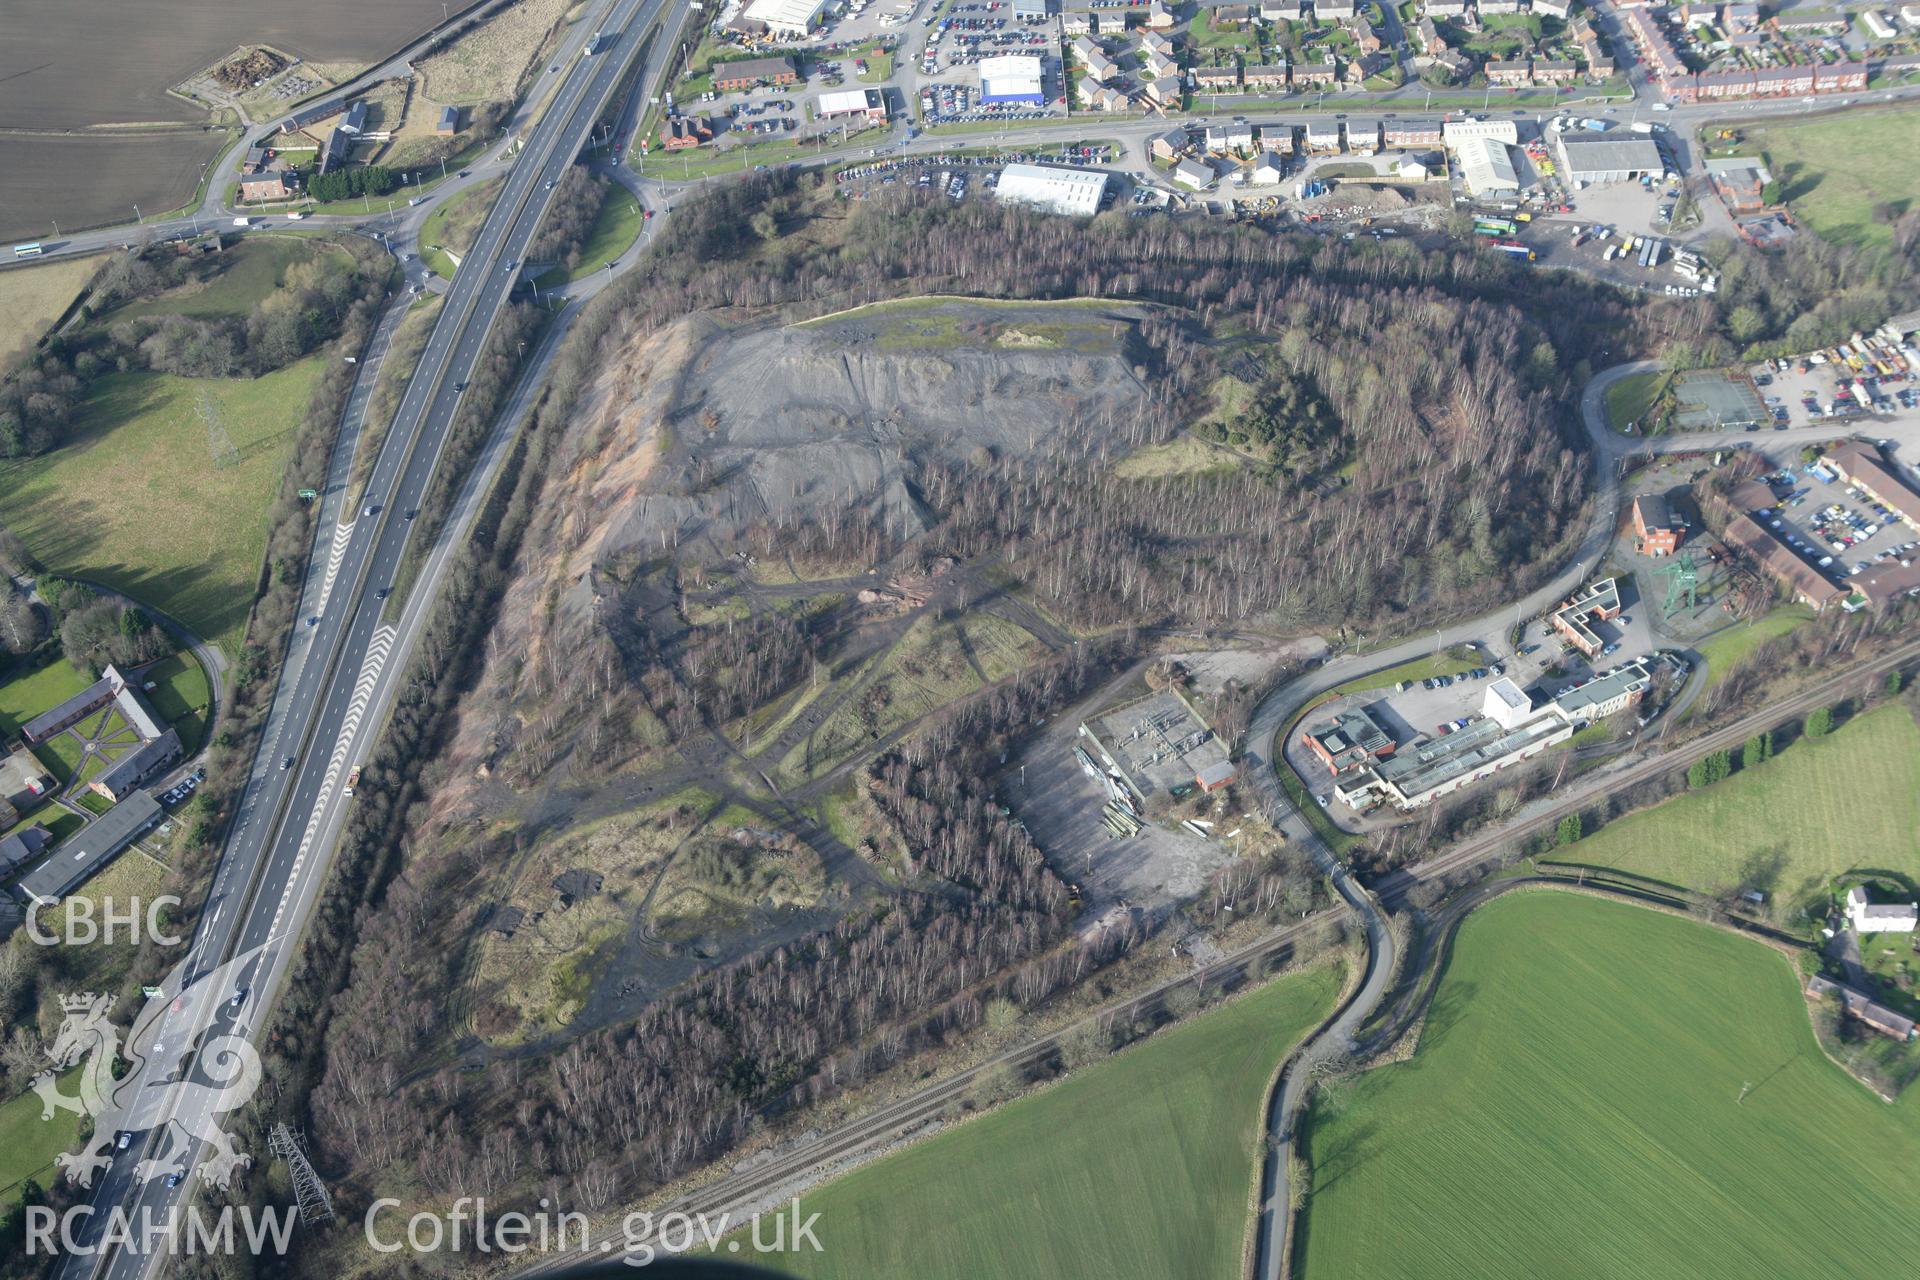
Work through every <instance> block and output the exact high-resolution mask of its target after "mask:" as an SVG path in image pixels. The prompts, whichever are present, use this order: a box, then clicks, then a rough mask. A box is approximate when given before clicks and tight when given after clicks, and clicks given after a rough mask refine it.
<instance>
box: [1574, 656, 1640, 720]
mask: <svg viewBox="0 0 1920 1280" xmlns="http://www.w3.org/2000/svg"><path fill="white" fill-rule="evenodd" d="M1652 687H1653V675H1652V673H1650V672H1649V671H1648V670H1647V669H1646V667H1644V666H1642V665H1641V664H1640V663H1638V662H1630V663H1628V664H1627V665H1626V666H1624V667H1621V668H1620V669H1619V670H1618V671H1612V672H1609V673H1607V674H1606V675H1604V676H1596V677H1594V678H1593V679H1592V680H1589V681H1587V682H1586V683H1585V684H1583V685H1580V686H1578V687H1576V688H1572V689H1569V690H1567V691H1566V692H1565V693H1563V694H1561V695H1560V696H1559V697H1557V698H1555V699H1554V700H1553V705H1554V706H1555V707H1558V708H1559V709H1560V711H1561V713H1562V714H1563V715H1565V716H1566V717H1567V719H1569V720H1573V721H1581V720H1585V721H1588V722H1592V721H1594V720H1604V719H1606V718H1607V717H1608V716H1610V715H1613V714H1615V713H1616V712H1620V711H1624V710H1626V709H1627V708H1628V707H1629V706H1632V705H1633V704H1634V703H1635V702H1636V701H1638V700H1639V698H1640V695H1641V694H1643V693H1645V692H1646V691H1647V690H1648V689H1650V688H1652Z"/></svg>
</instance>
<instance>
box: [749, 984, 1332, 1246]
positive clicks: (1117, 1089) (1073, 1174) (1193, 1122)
mask: <svg viewBox="0 0 1920 1280" xmlns="http://www.w3.org/2000/svg"><path fill="white" fill-rule="evenodd" d="M1337 987H1338V974H1337V971H1336V970H1334V969H1332V968H1326V967H1323V968H1320V969H1316V970H1313V971H1311V972H1308V973H1302V974H1291V975H1288V976H1285V977H1282V978H1280V979H1278V980H1276V981H1274V982H1272V983H1269V984H1268V985H1266V986H1264V987H1262V988H1260V989H1259V990H1257V991H1254V992H1251V993H1249V994H1248V995H1246V996H1245V997H1243V998H1241V999H1239V1000H1236V1001H1234V1002H1233V1003H1232V1004H1229V1005H1227V1006H1225V1007H1224V1008H1221V1009H1217V1010H1214V1011H1212V1012H1209V1013H1206V1014H1203V1015H1201V1016H1199V1017H1196V1018H1195V1019H1193V1020H1192V1021H1191V1022H1189V1023H1188V1024H1186V1025H1185V1026H1180V1027H1175V1028H1172V1029H1170V1030H1168V1031H1166V1032H1164V1033H1162V1034H1161V1035H1159V1036H1156V1037H1154V1038H1153V1039H1151V1040H1149V1041H1147V1042H1146V1043H1144V1044H1142V1045H1140V1046H1138V1047H1137V1048H1134V1049H1130V1050H1128V1051H1126V1052H1125V1053H1122V1054H1120V1055H1119V1056H1117V1057H1115V1058H1113V1059H1111V1060H1109V1061H1107V1062H1103V1063H1100V1064H1098V1065H1096V1066H1093V1067H1089V1068H1087V1069H1085V1070H1083V1071H1081V1072H1080V1073H1079V1074H1077V1075H1075V1076H1073V1077H1071V1078H1069V1079H1068V1080H1067V1081H1065V1082H1064V1083H1062V1084H1060V1085H1059V1086H1057V1087H1055V1088H1052V1089H1049V1090H1046V1091H1045V1092H1043V1093H1040V1094H1037V1095H1035V1096H1033V1097H1029V1098H1023V1099H1020V1100H1018V1101H1016V1102H1012V1103H1009V1104H1008V1105H1007V1106H1005V1107H1002V1108H1000V1109H999V1110H997V1111H993V1112H990V1113H988V1114H986V1115H984V1116H981V1117H980V1118H978V1119H975V1120H972V1121H970V1122H968V1123H966V1124H964V1125H962V1126H960V1127H959V1128H957V1129H955V1130H953V1131H952V1132H949V1133H945V1134H941V1135H940V1136H938V1137H935V1138H932V1139H929V1140H928V1141H926V1142H923V1143H920V1144H919V1145H917V1146H914V1147H912V1148H910V1149H908V1150H906V1151H903V1152H900V1153H899V1154H897V1155H893V1156H889V1157H887V1158H886V1159H883V1160H880V1161H878V1162H876V1163H874V1164H871V1165H868V1166H867V1167H866V1168H863V1169H860V1170H857V1171H855V1172H854V1173H851V1174H849V1175H847V1176H846V1177H844V1178H842V1179H840V1180H839V1181H837V1182H834V1183H830V1184H829V1185H827V1186H826V1187H825V1188H823V1189H821V1190H820V1191H818V1192H816V1193H814V1194H812V1195H809V1196H806V1197H805V1198H804V1199H803V1200H802V1202H801V1211H802V1216H803V1217H804V1216H805V1215H806V1214H808V1213H814V1212H818V1213H819V1214H820V1221H819V1224H818V1226H817V1227H816V1234H817V1235H818V1236H819V1238H820V1241H821V1244H822V1251H821V1252H819V1253H812V1252H805V1253H794V1254H786V1255H782V1256H779V1257H778V1258H774V1257H767V1258H756V1259H755V1261H756V1262H757V1263H759V1264H760V1265H776V1264H777V1265H778V1266H780V1267H781V1268H783V1269H785V1270H786V1271H788V1272H790V1273H791V1274H793V1275H796V1276H803V1277H810V1276H831V1277H834V1280H864V1278H866V1277H872V1278H873V1280H893V1278H894V1277H900V1276H912V1277H914V1278H915V1280H947V1278H949V1277H951V1280H979V1278H980V1277H983V1276H998V1277H1015V1276H1035V1277H1038V1276H1045V1277H1048V1280H1075V1278H1076V1277H1084V1278H1085V1280H1133V1278H1136V1277H1137V1278H1138V1280H1165V1278H1166V1277H1168V1276H1230V1275H1236V1274H1238V1272H1239V1267H1240V1250H1241V1244H1242V1241H1243V1240H1244V1239H1245V1235H1246V1230H1247V1204H1248V1199H1249V1195H1250V1192H1251V1189H1252V1186H1253V1178H1254V1161H1255V1158H1256V1153H1257V1152H1258V1150H1259V1143H1258V1137H1259V1126H1260V1120H1261V1112H1262V1099H1263V1098H1264V1096H1265V1093H1266V1087H1267V1082H1268V1078H1269V1076H1270V1075H1271V1074H1272V1072H1273V1070H1274V1068H1275V1067H1277V1066H1278V1065H1279V1062H1280V1059H1281V1058H1282V1057H1283V1056H1284V1055H1285V1053H1286V1052H1287V1050H1288V1049H1289V1048H1290V1047H1291V1046H1292V1045H1293V1044H1294V1042H1295V1041H1297V1040H1298V1039H1299V1038H1300V1037H1301V1036H1302V1035H1303V1034H1305V1032H1306V1030H1307V1029H1308V1028H1309V1027H1310V1026H1312V1025H1313V1024H1314V1023H1315V1022H1317V1021H1318V1020H1319V1019H1320V1018H1321V1017H1322V1016H1323V1015H1324V1014H1325V1013H1326V1011H1327V1010H1328V1008H1329V1007H1330V1006H1331V1004H1332V1002H1333V997H1334V993H1335V991H1336V989H1337Z"/></svg>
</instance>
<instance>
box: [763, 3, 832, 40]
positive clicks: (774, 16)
mask: <svg viewBox="0 0 1920 1280" xmlns="http://www.w3.org/2000/svg"><path fill="white" fill-rule="evenodd" d="M825 7H826V0H753V2H752V3H751V4H749V5H748V6H747V11H746V14H745V16H746V17H747V19H748V20H749V21H753V22H764V23H766V24H767V29H768V30H769V31H773V32H775V33H778V34H781V35H805V34H806V33H807V32H809V31H812V30H813V28H814V27H815V26H816V25H817V24H818V23H819V21H820V11H821V10H822V9H824V8H825Z"/></svg>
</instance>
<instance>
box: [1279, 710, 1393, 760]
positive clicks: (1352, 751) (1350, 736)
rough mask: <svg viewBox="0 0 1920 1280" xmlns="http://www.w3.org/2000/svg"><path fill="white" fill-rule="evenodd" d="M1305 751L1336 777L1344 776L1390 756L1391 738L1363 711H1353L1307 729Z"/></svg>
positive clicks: (1391, 749)
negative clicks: (1337, 774) (1310, 753)
mask: <svg viewBox="0 0 1920 1280" xmlns="http://www.w3.org/2000/svg"><path fill="white" fill-rule="evenodd" d="M1301 737H1302V739H1303V740H1304V741H1305V742H1306V744H1307V749H1308V750H1310V751H1312V752H1313V754H1314V755H1316V756H1318V757H1319V758H1320V762H1321V763H1322V764H1324V765H1326V766H1327V768H1329V769H1331V770H1333V771H1334V772H1335V773H1345V772H1347V771H1348V770H1349V769H1357V768H1359V767H1360V766H1362V765H1365V764H1371V763H1372V762H1373V761H1375V760H1380V759H1384V758H1385V757H1387V756H1390V755H1392V754H1393V749H1394V741H1393V735H1392V734H1389V733H1388V732H1387V731H1386V730H1385V729H1382V728H1381V727H1380V725H1379V723H1378V722H1377V721H1375V720H1374V718H1373V717H1372V716H1370V715H1368V714H1367V713H1366V712H1365V711H1363V710H1361V709H1359V708H1357V707H1356V708H1354V709H1353V710H1351V711H1343V712H1341V713H1340V714H1339V715H1337V716H1335V717H1334V718H1333V719H1331V720H1322V721H1321V722H1320V723H1318V724H1314V725H1309V726H1307V728H1306V730H1305V731H1304V732H1303V733H1302V734H1301Z"/></svg>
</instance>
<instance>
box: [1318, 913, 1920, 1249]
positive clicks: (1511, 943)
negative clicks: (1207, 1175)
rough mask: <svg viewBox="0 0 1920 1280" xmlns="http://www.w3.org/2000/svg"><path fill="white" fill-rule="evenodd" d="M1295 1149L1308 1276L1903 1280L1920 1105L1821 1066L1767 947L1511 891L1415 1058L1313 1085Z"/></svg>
mask: <svg viewBox="0 0 1920 1280" xmlns="http://www.w3.org/2000/svg"><path fill="white" fill-rule="evenodd" d="M1303 1145H1304V1147H1305V1149H1306V1153H1307V1155H1308V1156H1309V1158H1310V1159H1311V1161H1312V1165H1313V1185H1312V1191H1311V1193H1310V1198H1309V1200H1308V1202H1307V1209H1306V1215H1305V1219H1304V1222H1303V1224H1302V1227H1301V1230H1300V1231H1299V1232H1298V1233H1297V1240H1298V1242H1299V1247H1298V1250H1297V1252H1296V1258H1295V1263H1296V1265H1295V1267H1294V1274H1295V1275H1296V1276H1300V1277H1303V1280H1332V1278H1333V1277H1349V1276H1353V1277H1357V1276H1366V1277H1370V1278H1387V1280H1391V1278H1394V1277H1409V1278H1412V1277H1418V1278H1419V1280H1452V1278H1454V1277H1459V1278H1460V1280H1467V1278H1469V1277H1471V1280H1509V1278H1510V1280H1521V1278H1522V1277H1527V1278H1531V1277H1535V1276H1545V1275H1560V1274H1566V1272H1567V1270H1568V1260H1569V1259H1578V1260H1579V1263H1578V1267H1577V1269H1578V1270H1580V1271H1582V1272H1583V1273H1587V1274H1593V1275H1610V1276H1649V1277H1650V1276H1689V1277H1696V1278H1698V1280H1735V1278H1736V1277H1739V1278H1744V1277H1747V1276H1752V1275H1760V1274H1765V1275H1771V1276H1789V1275H1791V1276H1818V1275H1824V1274H1830V1273H1839V1274H1846V1275H1860V1276H1871V1275H1891V1274H1896V1273H1898V1272H1900V1271H1903V1270H1905V1269H1907V1267H1908V1265H1909V1263H1910V1257H1911V1252H1912V1249H1911V1230H1910V1227H1911V1222H1912V1218H1913V1204H1914V1201H1915V1197H1916V1194H1920V1179H1917V1178H1916V1174H1915V1170H1916V1169H1920V1090H1909V1091H1908V1092H1907V1093H1906V1094H1905V1095H1904V1096H1903V1097H1902V1098H1901V1100H1900V1101H1899V1102H1898V1103H1896V1104H1895V1105H1893V1106H1887V1105H1886V1104H1884V1103H1881V1102H1880V1101H1878V1100H1877V1099H1876V1098H1875V1097H1874V1096H1873V1095H1872V1094H1871V1093H1869V1092H1868V1091H1867V1090H1865V1089H1863V1088H1862V1087H1861V1086H1860V1085H1859V1084H1857V1083H1856V1082H1855V1081H1853V1080H1852V1079H1850V1078H1849V1077H1848V1076H1847V1075H1846V1073H1845V1072H1843V1071H1842V1070H1841V1069H1840V1068H1839V1067H1837V1066H1835V1065H1834V1064H1833V1063H1832V1062H1831V1061H1829V1060H1828V1059H1827V1058H1826V1057H1825V1056H1824V1055H1823V1054H1822V1053H1821V1051H1820V1049H1819V1047H1818V1046H1817V1045H1816V1043H1815V1041H1814V1036H1813V1030H1812V1026H1811V1023H1810V1021H1809V1017H1808V1010H1807V1005H1806V1003H1805V1001H1804V1000H1803V999H1802V998H1801V996H1800V994H1799V991H1798V983H1797V979H1796V976H1795V974H1794V971H1793V969H1792V968H1791V966H1789V965H1788V964H1787V963H1786V962H1785V961H1784V960H1783V959H1782V958H1781V957H1779V956H1778V955H1776V954H1773V953H1771V952H1770V951H1769V950H1768V949H1767V948H1765V947H1764V946H1762V945H1760V944H1758V943H1755V942H1752V941H1749V940H1747V939H1744V938H1741V937H1738V936H1735V935H1733V934H1731V933H1727V932H1722V931H1720V930H1716V929H1712V928H1709V927H1706V926H1703V925H1700V924H1697V923H1694V922H1691V921H1688V920H1683V919H1678V918H1675V917H1673V916H1669V915H1664V914H1661V913H1658V912H1654V911H1650V910H1643V909H1641V908H1638V907H1632V906H1627V905H1624V904H1619V903H1613V902H1603V901H1598V900H1594V899H1590V898H1583V897H1580V896H1577V895H1574V894H1569V893H1562V892H1557V891H1543V892H1521V893H1517V894H1515V895H1513V896H1510V897H1507V898H1503V899H1500V900H1497V901H1495V902H1493V903H1491V904H1489V905H1488V906H1486V907H1484V908H1482V909H1481V910H1480V911H1479V912H1478V913H1477V914H1476V915H1475V916H1473V917H1472V918H1471V919H1469V920H1468V921H1467V922H1466V923H1465V925H1464V926H1462V928H1461V932H1460V936H1459V940H1458V943H1457V945H1456V947H1455V948H1454V951H1453V954H1452V957H1451V959H1450V961H1449V963H1448V969H1447V973H1446V977H1445V978H1444V980H1443V981H1442V984H1441V987H1440V990H1439V992H1438V996H1437V999H1436V1001H1435V1004H1434V1007H1433V1011H1432V1013H1431V1014H1430V1016H1429V1017H1428V1020H1427V1024H1426V1030H1425V1032H1424V1033H1423V1034H1422V1036H1421V1040H1420V1046H1419V1050H1418V1052H1417V1053H1416V1054H1415V1055H1414V1056H1413V1057H1412V1058H1411V1059H1410V1060H1408V1061H1405V1062H1401V1063H1397V1064H1395V1065H1392V1066H1387V1067H1384V1068H1381V1069H1379V1070H1376V1071H1373V1072H1370V1073H1368V1074H1366V1075H1364V1076H1361V1077H1359V1078H1357V1079H1355V1080H1352V1081H1350V1082H1346V1083H1340V1084H1335V1085H1332V1086H1330V1087H1328V1088H1326V1089H1323V1090H1322V1092H1321V1093H1320V1094H1319V1095H1318V1096H1317V1097H1316V1099H1315V1102H1314V1104H1313V1106H1312V1108H1311V1110H1310V1112H1309V1114H1308V1116H1307V1119H1306V1122H1305V1124H1304V1126H1303ZM1836 1221H1844V1222H1846V1223H1847V1224H1848V1231H1847V1241H1848V1243H1847V1245H1846V1249H1845V1256H1844V1258H1840V1257H1838V1256H1837V1255H1836V1254H1835V1246H1834V1243H1833V1238H1832V1234H1831V1228H1830V1225H1829V1224H1831V1223H1833V1222H1836Z"/></svg>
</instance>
